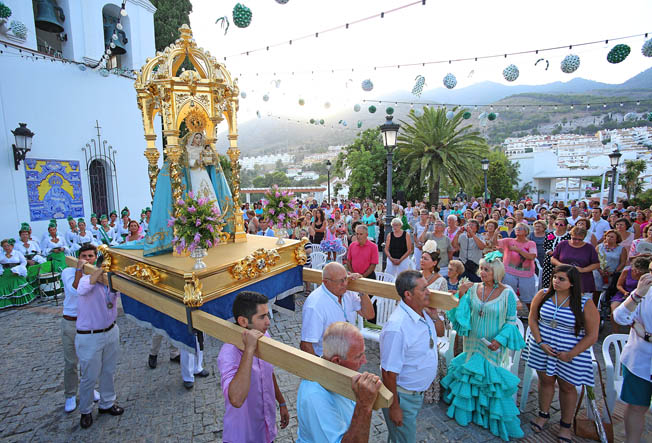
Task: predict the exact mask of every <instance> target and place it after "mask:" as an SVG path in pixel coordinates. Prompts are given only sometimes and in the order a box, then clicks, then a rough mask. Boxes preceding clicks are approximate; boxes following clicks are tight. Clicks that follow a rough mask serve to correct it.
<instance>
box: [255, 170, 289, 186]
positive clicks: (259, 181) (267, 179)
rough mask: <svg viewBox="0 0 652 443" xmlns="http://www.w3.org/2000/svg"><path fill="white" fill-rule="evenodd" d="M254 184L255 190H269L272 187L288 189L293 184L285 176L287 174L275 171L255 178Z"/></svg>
mask: <svg viewBox="0 0 652 443" xmlns="http://www.w3.org/2000/svg"><path fill="white" fill-rule="evenodd" d="M252 184H253V186H254V188H269V187H270V186H272V185H278V186H281V187H288V186H290V185H291V184H292V181H291V180H290V179H289V178H288V176H287V175H285V172H283V171H274V172H268V173H267V174H265V175H260V176H258V177H256V178H254V179H253V183H252Z"/></svg>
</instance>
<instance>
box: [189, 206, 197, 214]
mask: <svg viewBox="0 0 652 443" xmlns="http://www.w3.org/2000/svg"><path fill="white" fill-rule="evenodd" d="M188 212H190V213H191V214H194V213H195V212H197V209H195V207H194V206H191V207H189V208H188Z"/></svg>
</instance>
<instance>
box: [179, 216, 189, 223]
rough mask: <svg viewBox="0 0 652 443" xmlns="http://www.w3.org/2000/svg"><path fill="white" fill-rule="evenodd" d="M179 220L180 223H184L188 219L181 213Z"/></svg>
mask: <svg viewBox="0 0 652 443" xmlns="http://www.w3.org/2000/svg"><path fill="white" fill-rule="evenodd" d="M179 220H181V223H186V222H187V221H188V219H186V217H184V216H183V215H182V216H181V217H179Z"/></svg>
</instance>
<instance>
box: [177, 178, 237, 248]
mask: <svg viewBox="0 0 652 443" xmlns="http://www.w3.org/2000/svg"><path fill="white" fill-rule="evenodd" d="M176 203H177V209H178V211H179V213H178V214H177V217H171V218H170V219H169V220H168V227H170V228H174V233H175V237H174V238H173V240H172V244H173V247H174V249H175V250H176V251H177V253H179V254H181V253H182V252H183V251H184V250H185V249H187V250H188V251H190V252H192V251H194V250H195V249H197V248H204V249H205V248H211V247H213V246H215V245H217V244H218V243H219V241H220V239H219V234H220V232H221V231H222V228H223V227H224V226H225V225H226V221H223V220H221V219H220V218H219V216H220V214H221V213H220V209H219V207H218V206H217V204H216V203H215V202H214V201H211V200H209V199H207V198H204V197H202V198H199V199H195V194H194V193H193V192H192V191H191V192H188V194H187V196H186V198H185V199H184V200H182V199H179V200H177V202H176Z"/></svg>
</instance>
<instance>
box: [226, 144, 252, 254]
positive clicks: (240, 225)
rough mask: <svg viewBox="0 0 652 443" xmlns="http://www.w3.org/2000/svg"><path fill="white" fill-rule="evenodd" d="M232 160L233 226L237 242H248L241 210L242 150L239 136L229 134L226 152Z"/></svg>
mask: <svg viewBox="0 0 652 443" xmlns="http://www.w3.org/2000/svg"><path fill="white" fill-rule="evenodd" d="M226 153H227V155H228V156H229V158H230V159H231V176H232V178H233V189H232V194H233V206H234V208H233V216H234V220H233V225H234V227H235V232H234V234H235V235H234V239H235V242H236V243H237V242H243V241H247V233H246V232H245V230H244V217H243V215H242V209H241V208H240V162H239V158H240V150H239V149H238V135H237V134H229V149H228V150H227V151H226Z"/></svg>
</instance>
